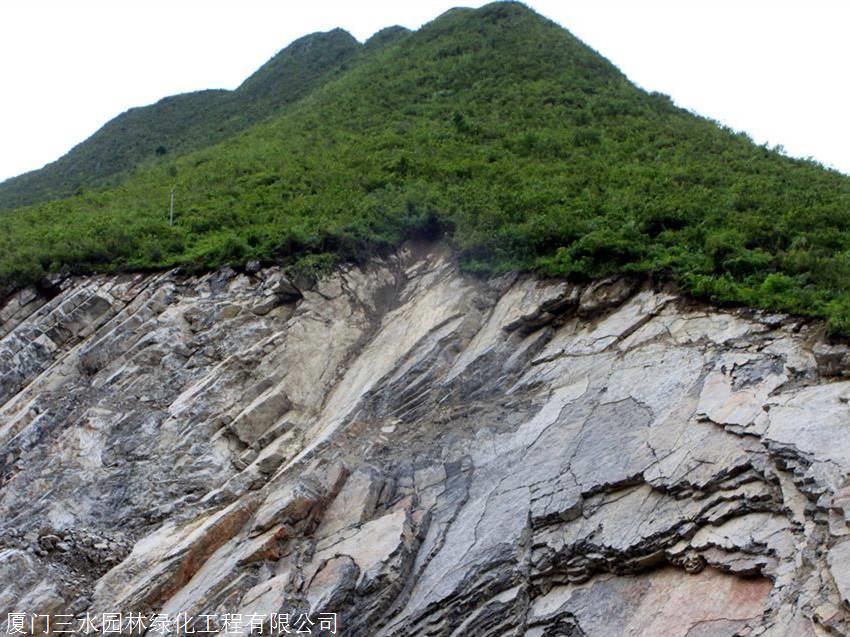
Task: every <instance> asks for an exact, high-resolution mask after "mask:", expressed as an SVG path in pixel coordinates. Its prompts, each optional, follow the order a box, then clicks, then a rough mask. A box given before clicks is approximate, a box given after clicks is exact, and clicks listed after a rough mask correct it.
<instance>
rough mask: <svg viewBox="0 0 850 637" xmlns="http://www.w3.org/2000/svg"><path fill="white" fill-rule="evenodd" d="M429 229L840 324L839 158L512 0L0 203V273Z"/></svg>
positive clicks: (314, 252)
mask: <svg viewBox="0 0 850 637" xmlns="http://www.w3.org/2000/svg"><path fill="white" fill-rule="evenodd" d="M172 188H175V189H176V193H177V221H176V223H175V225H174V227H170V226H169V225H168V215H167V214H166V207H167V201H168V194H169V192H170V191H171V189H172ZM440 233H443V234H445V235H446V236H447V237H448V238H449V239H450V240H451V241H452V242H453V244H454V245H455V246H456V247H457V248H458V249H459V250H460V253H461V258H462V263H463V266H464V267H466V268H470V269H477V270H481V271H489V272H494V271H495V272H499V271H505V270H510V269H536V270H538V271H541V272H544V273H546V274H551V275H558V276H562V275H568V276H572V277H574V278H576V279H577V280H588V279H592V278H596V277H600V276H607V275H610V274H614V273H634V272H642V273H651V274H652V275H654V276H658V277H662V278H672V279H674V280H676V281H677V282H678V283H679V284H680V285H681V286H682V288H683V289H685V290H687V291H688V292H689V293H691V294H695V295H699V296H702V297H704V298H710V299H714V300H718V301H724V302H735V303H745V304H750V305H756V306H761V307H769V308H777V309H782V310H789V311H794V312H798V313H806V314H814V315H818V316H824V317H827V318H828V319H829V321H830V327H831V328H832V329H833V330H834V331H836V332H839V333H845V334H848V333H850V291H848V288H847V281H848V280H850V259H848V255H850V178H848V177H846V176H844V175H840V174H838V173H835V172H831V171H827V170H825V169H823V168H822V167H820V166H818V165H816V164H813V163H810V162H805V161H798V160H792V159H789V158H787V157H783V156H782V155H780V154H779V153H776V152H773V151H771V150H769V149H766V148H762V147H758V146H755V145H754V144H753V143H752V142H751V141H750V140H749V139H747V138H746V137H745V136H744V135H736V134H734V133H732V132H731V131H728V130H724V129H722V128H720V127H718V126H717V125H715V124H714V123H713V122H710V121H708V120H705V119H702V118H699V117H697V116H695V115H693V114H691V113H688V112H685V111H683V110H681V109H677V108H675V107H674V106H673V105H672V104H671V103H670V101H669V100H668V99H667V98H665V97H664V96H660V95H654V94H647V93H645V92H643V91H641V90H639V89H638V88H636V87H635V86H633V85H632V84H631V83H629V82H628V80H627V79H626V78H625V77H624V76H623V75H622V74H621V73H620V72H619V71H618V70H617V69H616V68H614V67H613V66H612V65H611V64H610V63H608V62H607V61H606V60H605V59H604V58H602V57H600V56H599V55H598V54H596V53H595V52H594V51H592V50H591V49H589V48H588V47H587V46H585V45H584V44H582V43H581V42H579V41H578V40H577V39H576V38H574V37H573V36H572V35H571V34H569V33H568V32H567V31H565V30H564V29H562V28H561V27H559V26H558V25H556V24H554V23H552V22H549V21H548V20H546V19H544V18H542V17H541V16H539V15H537V14H535V13H533V12H532V11H530V10H529V9H527V8H525V7H523V6H522V5H519V4H515V3H495V4H492V5H487V6H485V7H483V8H481V9H477V10H468V9H458V10H453V11H450V12H448V13H447V14H445V15H443V16H440V17H439V18H438V19H436V20H435V21H433V22H431V23H429V24H427V25H425V26H424V27H423V28H422V29H420V30H419V31H418V32H416V33H414V34H412V35H410V36H409V37H406V38H404V39H402V40H401V41H395V42H393V43H390V44H388V45H387V46H385V47H383V48H382V49H380V50H379V51H377V52H375V53H374V54H373V55H371V56H370V57H369V59H368V60H364V62H363V63H362V64H357V65H353V66H352V68H350V69H348V70H347V71H346V72H345V73H343V74H341V75H340V76H339V77H338V78H336V79H335V80H334V81H332V82H329V83H327V84H325V85H324V86H322V87H321V88H319V89H318V90H316V91H314V92H312V93H311V94H310V95H309V96H308V97H306V98H305V99H303V100H301V101H299V102H298V103H297V104H296V105H293V106H292V107H291V108H288V109H286V112H285V113H283V114H282V115H281V116H280V117H277V118H275V119H273V120H270V121H267V122H264V123H262V124H259V125H257V126H255V127H252V128H251V129H249V130H247V131H245V132H244V133H242V134H240V135H238V136H235V137H232V138H230V139H229V140H227V141H225V142H223V143H221V144H219V145H217V146H214V147H211V148H208V149H205V150H203V151H200V152H197V153H193V154H190V155H187V156H184V157H182V158H179V159H177V160H176V161H174V162H171V163H166V164H163V165H159V166H154V167H151V168H149V169H145V170H142V171H139V172H137V173H136V174H135V175H134V176H133V177H132V178H130V179H128V180H126V181H124V182H122V183H121V185H120V186H119V187H117V188H115V189H112V190H109V191H107V192H103V193H94V194H87V195H83V196H80V197H75V198H70V199H67V200H62V201H58V202H53V203H50V204H45V205H40V206H36V207H33V208H27V209H21V210H17V211H14V212H12V213H10V214H6V215H3V216H2V217H0V285H3V284H20V283H23V282H27V281H36V280H38V279H39V278H40V277H41V276H42V275H43V274H44V272H45V271H57V270H59V269H61V268H62V267H64V266H67V267H68V268H70V269H71V270H73V271H76V272H86V271H98V270H115V269H119V270H121V269H125V270H126V269H130V270H132V269H151V268H165V267H170V266H175V265H183V266H187V267H190V268H193V269H203V268H210V267H216V266H218V265H221V264H223V263H233V264H239V263H244V262H245V261H247V260H250V259H256V258H259V259H262V260H264V261H266V262H272V261H278V262H280V261H283V262H292V261H294V260H297V259H299V258H303V257H304V256H305V255H310V258H309V259H308V260H307V265H310V266H319V267H325V266H327V265H328V263H332V262H333V261H334V260H337V259H339V258H343V259H344V258H355V259H357V258H362V257H363V256H364V255H369V254H372V253H374V251H375V250H376V249H391V248H392V247H394V246H397V245H398V243H399V242H400V241H403V240H404V239H406V238H408V237H411V236H416V235H422V234H426V235H434V234H440Z"/></svg>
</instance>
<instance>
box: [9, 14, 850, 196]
mask: <svg viewBox="0 0 850 637" xmlns="http://www.w3.org/2000/svg"><path fill="white" fill-rule="evenodd" d="M459 4H460V5H465V6H480V5H482V4H485V3H484V2H466V3H464V2H458V1H456V0H455V1H452V0H411V1H407V2H405V1H403V0H402V1H398V0H395V1H393V2H389V1H377V0H375V1H369V0H359V1H357V2H353V1H352V0H345V1H330V0H327V1H326V0H310V1H307V2H303V1H302V2H285V1H282V0H277V1H274V0H240V1H239V2H236V1H233V0H229V1H223V0H145V1H144V2H142V1H130V0H75V1H74V2H69V1H68V0H2V3H0V86H1V87H2V94H0V180H2V179H5V178H7V177H10V176H13V175H16V174H19V173H22V172H25V171H28V170H32V169H35V168H39V167H41V166H42V165H43V164H45V163H46V162H49V161H52V160H54V159H56V158H58V157H59V156H60V155H62V154H64V153H65V152H67V151H68V150H69V149H70V148H71V147H72V146H73V145H74V144H76V143H78V142H80V141H82V140H84V139H85V138H86V137H88V136H89V135H91V134H92V133H94V132H95V131H96V130H97V129H98V128H100V126H102V125H103V124H104V123H106V121H108V120H109V119H110V118H112V117H114V116H115V115H118V114H119V113H121V112H122V111H124V110H126V109H128V108H130V107H132V106H139V105H143V104H150V103H152V102H155V101H157V100H158V99H159V98H161V97H164V96H166V95H171V94H174V93H182V92H186V91H192V90H197V89H202V88H235V87H236V86H237V85H238V84H239V83H240V82H241V81H242V80H243V79H244V78H245V77H247V76H248V75H250V74H251V72H253V71H254V70H255V69H256V68H257V67H259V66H260V65H261V64H262V63H263V62H265V61H266V60H267V59H268V58H270V57H271V56H272V55H274V54H275V53H276V52H277V51H278V50H280V49H281V48H283V47H284V46H286V45H287V44H288V43H289V42H291V41H292V40H293V39H295V38H297V37H299V36H301V35H304V34H306V33H310V32H313V31H326V30H328V29H331V28H333V27H336V26H341V27H343V28H345V29H347V30H348V31H350V32H351V33H352V34H353V35H354V36H355V37H356V38H357V39H359V40H361V41H363V40H364V39H366V38H368V37H369V36H370V35H371V34H372V33H374V32H375V31H377V30H378V29H380V28H382V27H384V26H388V25H391V24H402V25H404V26H406V27H409V28H412V29H415V28H417V27H419V26H420V25H421V24H422V23H423V22H427V21H428V20H430V19H432V18H434V17H436V16H437V15H439V14H440V13H442V12H443V11H445V10H446V9H448V8H450V7H452V6H457V5H459ZM527 4H529V5H530V6H532V7H533V8H535V9H536V10H537V11H538V12H540V13H542V14H544V15H545V16H547V17H549V18H551V19H553V20H555V21H556V22H558V23H560V24H561V25H562V26H564V27H566V28H567V29H569V30H570V31H572V32H573V33H574V34H575V35H576V36H578V37H579V38H581V39H582V40H584V41H585V42H586V43H587V44H589V45H590V46H592V47H593V48H595V49H596V50H597V51H599V52H600V53H601V54H602V55H604V56H605V57H607V58H608V59H609V60H611V61H612V62H613V63H614V64H616V65H617V66H618V67H619V68H620V69H621V70H623V71H624V72H625V73H626V75H628V76H629V78H631V79H632V81H634V82H636V83H637V84H639V85H640V86H642V87H643V88H645V89H647V90H654V91H661V92H663V93H667V94H668V95H670V96H672V97H673V99H674V101H675V102H676V103H677V104H679V105H680V106H683V107H685V108H688V109H691V110H693V111H696V112H698V113H700V114H703V115H707V116H709V117H712V118H714V119H716V120H719V121H721V122H723V123H725V124H727V125H729V126H731V127H732V128H734V129H736V130H743V131H746V132H747V133H749V134H750V136H751V137H753V138H754V139H755V140H756V141H757V142H758V143H765V142H767V143H769V144H770V145H777V144H781V145H783V146H784V147H785V149H786V152H788V153H789V154H792V155H795V156H801V157H806V156H812V157H814V158H815V159H817V160H818V161H821V162H822V163H824V164H826V165H828V166H832V167H834V168H837V169H839V170H841V171H843V172H845V173H848V174H850V126H848V123H847V117H848V115H847V114H848V112H850V82H848V79H847V63H848V62H849V61H850V37H848V35H847V29H848V26H850V2H847V1H846V0H808V1H805V2H804V1H802V0H794V1H790V0H709V1H704V2H703V1H697V0H641V1H639V2H636V1H635V0H531V1H530V2H527Z"/></svg>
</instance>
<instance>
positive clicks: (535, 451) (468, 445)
mask: <svg viewBox="0 0 850 637" xmlns="http://www.w3.org/2000/svg"><path fill="white" fill-rule="evenodd" d="M252 270H253V271H252V272H251V274H250V275H247V274H237V273H235V272H232V271H227V270H225V271H220V272H217V273H214V274H210V275H207V276H204V277H200V278H185V277H180V276H178V275H176V274H174V273H168V274H161V275H156V276H142V275H137V276H123V277H93V278H83V279H69V280H66V281H65V282H63V283H61V284H60V285H59V287H58V288H57V289H55V290H54V293H55V294H56V295H55V296H54V297H53V298H50V299H48V298H46V297H45V296H41V295H39V294H37V293H35V292H33V291H28V290H25V291H22V292H19V293H17V294H16V295H15V296H14V297H12V298H11V299H7V301H6V302H5V304H4V305H3V306H2V309H0V338H2V340H0V374H2V376H0V405H2V406H1V407H0V445H2V447H0V485H1V486H0V613H2V615H0V621H2V620H5V618H6V613H7V612H14V611H21V612H28V613H62V612H69V613H83V614H84V613H85V612H86V611H89V612H95V613H100V612H117V611H124V612H129V611H132V612H161V613H178V612H185V613H188V614H190V615H195V616H198V615H200V614H216V615H222V614H224V613H244V614H249V613H258V614H268V613H286V612H291V613H296V612H299V611H307V610H309V611H311V612H313V613H318V612H338V613H339V634H344V635H350V636H360V635H363V636H372V635H382V636H383V635H386V636H389V635H432V636H437V635H441V636H442V635H445V636H451V635H458V636H460V635H464V636H467V635H527V636H529V637H531V636H534V637H554V636H558V635H560V636H569V637H575V636H585V637H595V636H600V637H612V636H618V635H633V636H641V637H647V636H656V635H657V636H659V637H660V636H663V637H712V636H729V635H770V636H779V635H787V636H789V637H806V636H820V635H846V634H850V622H848V614H847V608H848V603H850V534H848V531H850V528H848V519H850V482H849V481H848V472H850V406H848V401H850V382H848V381H843V380H841V372H840V369H839V368H840V361H839V360H838V359H840V358H841V356H843V352H838V353H837V354H836V353H835V352H834V351H833V350H832V349H829V348H824V346H823V345H822V344H819V343H818V341H817V338H816V336H815V334H814V328H813V327H809V326H806V325H801V324H797V323H795V322H794V321H793V320H790V319H787V318H784V317H781V316H775V315H771V316H767V315H759V314H752V313H750V314H749V315H746V314H744V313H740V312H737V313H736V312H724V311H719V310H710V309H707V308H695V307H694V306H693V305H689V304H687V303H684V302H682V301H681V300H680V299H677V298H676V297H675V296H673V295H672V294H668V293H665V292H663V291H658V290H652V289H649V288H646V287H641V288H636V287H635V286H634V285H632V284H629V283H628V282H625V281H622V280H619V281H609V282H602V283H598V284H596V285H594V286H592V287H591V288H586V289H579V288H576V287H575V286H572V285H570V284H567V283H564V282H558V281H549V282H546V281H537V280H535V279H533V278H530V277H503V278H500V279H491V280H480V279H475V278H471V277H467V276H463V275H461V274H459V273H458V271H457V269H456V267H455V266H454V264H453V261H452V258H451V255H450V253H449V252H448V251H447V250H446V249H444V248H442V247H440V246H408V247H407V248H405V249H404V250H401V251H400V252H399V253H398V254H396V255H394V256H392V257H390V258H387V259H385V260H378V259H376V260H375V261H373V262H372V263H370V264H369V265H368V266H367V267H365V268H348V269H345V270H342V271H340V272H339V273H337V274H336V275H334V276H331V277H330V278H328V279H326V280H323V281H321V282H320V283H319V284H317V285H316V286H315V288H314V289H312V290H301V291H299V290H297V289H295V287H294V286H293V285H292V284H291V283H289V282H288V281H286V280H285V279H284V278H283V277H282V275H281V273H280V272H279V271H277V270H275V269H261V270H257V269H256V268H252ZM836 357H837V358H836ZM819 361H821V364H820V366H819ZM837 361H838V362H837ZM245 632H247V627H246V631H245ZM313 634H317V631H316V630H315V628H314V633H313Z"/></svg>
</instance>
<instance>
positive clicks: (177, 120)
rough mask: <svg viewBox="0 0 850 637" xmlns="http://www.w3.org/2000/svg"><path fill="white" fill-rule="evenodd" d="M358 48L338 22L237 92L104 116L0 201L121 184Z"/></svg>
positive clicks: (337, 67)
mask: <svg viewBox="0 0 850 637" xmlns="http://www.w3.org/2000/svg"><path fill="white" fill-rule="evenodd" d="M361 48H363V47H361V45H360V44H359V43H358V42H357V40H355V39H354V38H353V37H352V36H351V34H349V33H347V32H346V31H343V30H342V29H334V30H333V31H329V32H327V33H314V34H311V35H307V36H304V37H303V38H299V39H298V40H296V41H295V42H293V43H292V44H290V45H289V46H288V47H286V48H285V49H283V50H282V51H281V52H280V53H278V54H277V55H275V56H274V57H273V58H272V59H271V60H269V61H268V62H266V64H264V65H263V66H262V67H260V68H259V69H258V70H257V72H256V73H254V74H253V75H252V76H251V77H249V78H248V79H247V80H245V82H243V83H242V85H241V86H239V88H237V89H236V90H235V91H225V90H209V91H197V92H195V93H186V94H183V95H174V96H171V97H166V98H164V99H162V100H160V101H159V102H157V103H156V104H152V105H150V106H143V107H140V108H133V109H130V110H129V111H127V112H126V113H122V114H121V115H119V116H118V117H116V118H115V119H113V120H111V121H109V122H108V123H107V124H106V125H105V126H104V127H103V128H101V129H100V130H99V131H97V132H96V133H95V134H94V135H92V136H91V137H90V138H89V139H87V140H86V141H84V142H83V143H82V144H79V145H78V146H76V147H75V148H73V149H72V150H71V151H70V152H69V153H68V154H67V155H65V156H63V157H62V158H60V159H59V160H57V161H55V162H53V163H51V164H48V165H47V166H45V167H44V168H42V169H41V170H36V171H33V172H30V173H27V174H25V175H21V176H19V177H15V178H13V179H10V180H8V181H5V182H3V183H2V184H0V208H14V207H18V206H23V205H28V204H31V203H36V202H39V201H47V200H50V199H58V198H60V197H66V196H68V195H72V194H75V193H80V192H82V191H84V190H88V189H91V188H102V187H104V186H108V185H114V184H116V183H119V182H120V181H121V179H122V178H124V177H126V176H127V173H128V172H129V171H131V170H133V169H135V168H138V167H139V165H141V164H143V163H145V162H151V161H155V160H157V159H161V158H164V157H166V156H178V155H181V154H185V153H187V152H190V151H193V150H198V149H200V148H204V147H206V146H210V145H212V144H214V143H217V142H220V141H222V140H223V139H226V138H228V137H231V136H232V135H234V134H235V133H237V132H239V131H242V130H245V129H246V128H248V127H250V126H251V125H253V124H256V123H257V122H260V121H262V120H263V119H266V118H268V117H269V116H270V115H273V114H274V113H276V112H278V111H279V110H281V109H282V108H283V107H285V106H287V105H288V104H291V103H292V102H295V101H297V100H299V99H300V98H302V97H304V96H305V95H307V94H308V93H310V92H311V91H312V90H314V89H315V88H317V87H318V86H321V85H322V84H323V83H325V82H327V81H329V80H330V79H332V78H333V77H335V76H336V75H337V74H338V73H340V72H342V71H344V70H345V68H346V64H350V63H353V62H355V61H356V59H357V58H358V54H359V53H360V49H361Z"/></svg>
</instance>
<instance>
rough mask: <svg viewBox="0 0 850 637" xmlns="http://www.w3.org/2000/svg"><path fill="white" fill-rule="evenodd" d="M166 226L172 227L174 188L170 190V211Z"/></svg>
mask: <svg viewBox="0 0 850 637" xmlns="http://www.w3.org/2000/svg"><path fill="white" fill-rule="evenodd" d="M168 225H169V226H173V225H174V188H172V189H171V211H170V212H169V213H168Z"/></svg>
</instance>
